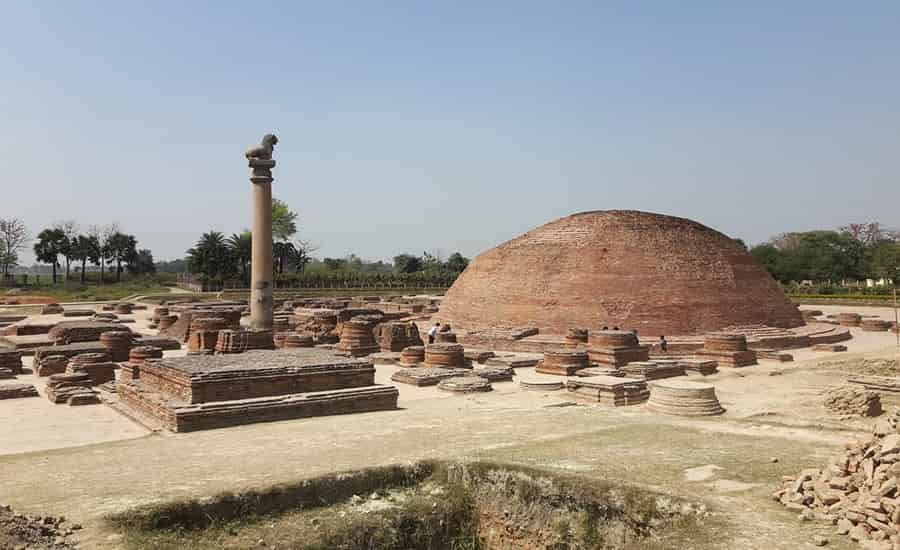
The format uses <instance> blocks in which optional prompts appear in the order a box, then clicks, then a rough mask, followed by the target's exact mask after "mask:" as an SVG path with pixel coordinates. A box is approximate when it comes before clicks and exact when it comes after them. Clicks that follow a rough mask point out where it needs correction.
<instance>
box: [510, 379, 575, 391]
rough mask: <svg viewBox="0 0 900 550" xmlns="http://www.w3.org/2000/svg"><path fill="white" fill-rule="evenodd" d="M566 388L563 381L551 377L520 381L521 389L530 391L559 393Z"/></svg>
mask: <svg viewBox="0 0 900 550" xmlns="http://www.w3.org/2000/svg"><path fill="white" fill-rule="evenodd" d="M564 386H565V384H564V383H563V382H562V381H561V380H559V379H557V378H551V377H529V378H523V379H522V380H519V387H520V388H522V389H523V390H528V391H558V390H561V389H563V387H564Z"/></svg>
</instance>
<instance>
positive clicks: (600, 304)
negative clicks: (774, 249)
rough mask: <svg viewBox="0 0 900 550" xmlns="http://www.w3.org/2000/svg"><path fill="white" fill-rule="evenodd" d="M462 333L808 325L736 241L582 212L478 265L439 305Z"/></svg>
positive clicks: (648, 220)
mask: <svg viewBox="0 0 900 550" xmlns="http://www.w3.org/2000/svg"><path fill="white" fill-rule="evenodd" d="M438 318H439V320H440V321H442V322H443V321H447V322H451V323H452V324H453V326H454V327H456V328H457V329H464V330H467V331H472V330H487V329H490V328H494V327H517V326H535V327H537V328H539V329H540V332H541V334H556V335H560V336H562V335H565V334H566V331H567V329H568V328H569V327H572V326H578V327H589V328H591V329H596V328H599V327H602V326H610V327H612V326H618V327H622V328H625V329H629V330H630V329H637V330H638V331H639V333H640V334H641V336H645V335H647V336H659V335H667V336H668V335H687V334H702V333H705V332H711V331H716V330H721V329H723V328H725V327H728V326H736V325H749V324H762V325H768V326H773V327H782V328H793V327H798V326H801V325H803V324H804V321H803V317H802V315H801V314H800V312H799V310H798V309H797V308H796V307H794V305H793V304H791V302H790V301H789V300H788V299H787V297H785V295H784V293H783V292H782V290H781V288H780V287H779V286H778V284H777V283H776V282H775V280H774V279H773V278H772V277H771V276H770V275H769V274H768V273H767V272H766V270H765V268H764V267H762V265H760V264H759V263H758V262H757V261H756V260H755V259H754V258H753V257H752V256H750V254H749V253H748V252H747V251H746V250H745V249H744V247H743V246H741V245H740V244H739V243H737V242H736V241H734V240H732V239H731V238H729V237H727V236H726V235H723V234H722V233H719V232H718V231H715V230H713V229H710V228H708V227H706V226H703V225H701V224H699V223H697V222H693V221H691V220H687V219H684V218H676V217H672V216H664V215H660V214H651V213H647V212H637V211H623V210H609V211H595V212H583V213H580V214H574V215H571V216H568V217H566V218H562V219H559V220H556V221H553V222H550V223H548V224H546V225H543V226H541V227H538V228H536V229H533V230H531V231H529V232H528V233H525V234H524V235H522V236H520V237H517V238H515V239H513V240H511V241H508V242H506V243H504V244H501V245H500V246H498V247H496V248H493V249H491V250H488V251H487V252H484V253H482V254H481V255H479V256H478V257H477V258H475V260H473V261H472V262H471V263H470V264H469V266H468V268H466V270H465V271H464V272H463V273H462V274H461V275H460V276H459V278H458V279H457V280H456V282H455V283H454V284H453V286H452V287H451V288H450V290H448V291H447V294H446V296H445V297H444V300H443V302H442V303H441V308H440V312H439V314H438Z"/></svg>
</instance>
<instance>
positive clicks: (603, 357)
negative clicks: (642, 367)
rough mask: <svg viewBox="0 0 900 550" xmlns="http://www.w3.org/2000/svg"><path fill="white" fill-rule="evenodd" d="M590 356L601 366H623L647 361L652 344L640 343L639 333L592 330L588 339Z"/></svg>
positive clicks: (591, 359) (593, 361)
mask: <svg viewBox="0 0 900 550" xmlns="http://www.w3.org/2000/svg"><path fill="white" fill-rule="evenodd" d="M588 344H589V347H588V357H589V358H590V361H591V362H592V363H597V364H599V365H601V366H603V365H609V366H614V367H621V366H623V365H626V364H628V363H631V362H634V361H647V360H648V359H649V358H650V346H642V345H640V344H639V343H638V338H637V335H636V334H634V333H633V332H631V331H625V330H600V331H596V332H592V333H591V335H590V339H589V341H588Z"/></svg>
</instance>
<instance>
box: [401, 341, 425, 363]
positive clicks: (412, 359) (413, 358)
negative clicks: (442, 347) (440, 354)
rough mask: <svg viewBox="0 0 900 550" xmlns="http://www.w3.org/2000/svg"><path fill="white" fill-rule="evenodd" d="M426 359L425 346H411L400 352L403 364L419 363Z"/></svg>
mask: <svg viewBox="0 0 900 550" xmlns="http://www.w3.org/2000/svg"><path fill="white" fill-rule="evenodd" d="M424 361H425V346H409V347H408V348H404V349H403V351H402V352H400V364H401V365H418V364H419V363H422V362H424Z"/></svg>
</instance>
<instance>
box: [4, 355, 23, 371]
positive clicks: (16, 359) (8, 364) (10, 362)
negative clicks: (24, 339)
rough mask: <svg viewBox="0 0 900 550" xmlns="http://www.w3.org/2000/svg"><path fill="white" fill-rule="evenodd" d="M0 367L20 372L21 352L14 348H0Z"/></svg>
mask: <svg viewBox="0 0 900 550" xmlns="http://www.w3.org/2000/svg"><path fill="white" fill-rule="evenodd" d="M0 368H4V369H9V370H10V372H12V373H13V374H22V353H21V352H20V351H17V350H14V349H0Z"/></svg>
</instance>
